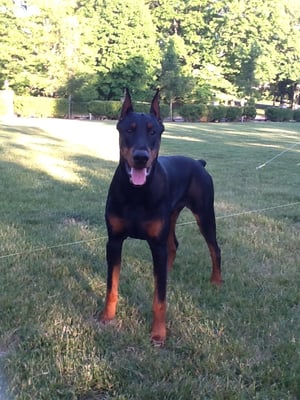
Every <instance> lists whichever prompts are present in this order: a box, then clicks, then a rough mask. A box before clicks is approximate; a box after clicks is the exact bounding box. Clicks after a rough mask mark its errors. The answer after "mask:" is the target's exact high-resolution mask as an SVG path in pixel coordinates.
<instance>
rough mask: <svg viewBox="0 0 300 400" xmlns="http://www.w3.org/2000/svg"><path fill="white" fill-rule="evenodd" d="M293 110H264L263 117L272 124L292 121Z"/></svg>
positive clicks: (276, 108)
mask: <svg viewBox="0 0 300 400" xmlns="http://www.w3.org/2000/svg"><path fill="white" fill-rule="evenodd" d="M293 114H294V112H293V110H292V109H290V108H280V107H270V108H267V109H266V110H265V116H266V118H267V119H268V120H270V121H273V122H283V121H290V120H292V119H293Z"/></svg>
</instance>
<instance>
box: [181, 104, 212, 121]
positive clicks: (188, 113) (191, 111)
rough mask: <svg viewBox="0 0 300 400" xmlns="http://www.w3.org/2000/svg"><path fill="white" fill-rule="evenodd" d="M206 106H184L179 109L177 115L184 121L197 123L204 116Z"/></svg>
mask: <svg viewBox="0 0 300 400" xmlns="http://www.w3.org/2000/svg"><path fill="white" fill-rule="evenodd" d="M206 111H207V106H206V105H205V104H184V105H183V106H182V107H180V110H179V113H180V115H181V116H182V117H183V118H184V119H185V121H199V120H200V119H201V117H203V116H205V115H206Z"/></svg>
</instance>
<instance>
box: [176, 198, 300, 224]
mask: <svg viewBox="0 0 300 400" xmlns="http://www.w3.org/2000/svg"><path fill="white" fill-rule="evenodd" d="M298 204H300V201H297V202H295V203H288V204H282V205H279V206H273V207H267V208H260V209H257V210H248V211H242V212H239V213H233V214H226V215H221V216H219V217H216V219H225V218H231V217H239V216H241V215H247V214H255V213H259V212H264V211H270V210H275V209H277V208H284V207H292V206H296V205H298ZM194 223H195V221H190V222H182V223H179V224H177V226H180V225H181V226H182V225H189V224H194Z"/></svg>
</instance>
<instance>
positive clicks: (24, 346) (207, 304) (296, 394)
mask: <svg viewBox="0 0 300 400" xmlns="http://www.w3.org/2000/svg"><path fill="white" fill-rule="evenodd" d="M284 150H288V151H286V152H284V153H283V154H282V155H281V156H279V157H276V155H279V154H280V153H282V152H283V151H284ZM161 154H184V155H188V156H191V157H194V158H204V159H205V160H206V161H207V170H208V171H209V172H210V173H211V174H212V176H213V178H214V183H215V208H216V215H217V229H218V239H219V244H220V246H221V248H222V255H223V278H224V280H225V283H224V285H223V287H222V288H215V287H211V285H210V284H209V276H210V268H211V264H210V258H209V254H208V250H207V247H206V245H205V243H204V240H203V238H202V237H200V235H199V234H198V231H197V226H196V224H195V223H194V221H193V216H192V214H191V213H190V212H189V211H188V210H186V211H184V212H183V213H182V215H181V217H180V219H179V221H178V226H177V231H176V232H177V236H178V239H179V242H180V245H179V249H178V253H177V258H176V261H175V264H174V268H173V270H172V272H171V274H170V276H169V284H168V339H167V343H166V346H165V348H163V349H157V348H153V347H152V346H151V344H150V326H151V319H152V312H151V307H152V292H153V279H152V265H151V255H150V251H149V249H148V247H147V245H146V243H145V242H142V241H136V240H128V241H127V242H126V243H125V246H124V252H123V268H122V275H121V284H120V302H119V307H118V316H117V319H116V321H115V322H114V323H112V324H110V325H108V326H105V327H101V326H99V325H97V323H95V320H94V318H93V316H94V315H95V314H96V313H97V312H99V310H101V308H102V306H103V300H104V295H105V280H106V262H105V243H106V230H105V224H104V217H103V214H104V206H105V200H106V193H107V189H108V185H109V182H110V179H111V177H112V174H113V172H114V169H115V167H116V161H117V159H118V137H117V132H116V129H115V122H84V121H66V120H62V121H58V120H17V119H16V120H12V121H10V122H9V121H3V122H2V125H0V182H1V186H0V187H1V190H0V215H1V218H0V238H1V241H0V354H1V358H0V365H1V370H2V372H1V374H2V375H4V377H5V379H6V381H7V385H8V387H9V391H10V398H11V399H18V400H20V399H22V400H23V399H24V400H25V399H26V400H27V399H30V400H31V399H33V400H40V399H45V400H49V399H79V400H88V399H89V400H92V399H95V400H96V399H97V400H100V399H102V400H104V399H105V400H111V399H118V400H129V399H149V400H153V399H170V400H171V399H172V400H179V399H183V400H190V399H195V400H198V399H213V400H218V399H220V400H223V399H230V400H231V399H236V400H241V399H264V400H266V399H272V400H274V399H278V400H279V399H280V400H283V399H284V400H288V399H290V400H291V399H293V400H296V399H299V398H300V235H299V231H300V125H299V124H297V123H286V124H275V123H245V124H239V123H237V124H226V123H222V124H188V123H180V124H176V123H171V124H166V132H165V133H164V135H163V139H162V146H161ZM274 157H276V158H274ZM272 159H273V160H272ZM269 160H272V161H270V162H268V161H269ZM263 164H265V165H264V166H262V167H261V168H257V167H259V166H261V165H263Z"/></svg>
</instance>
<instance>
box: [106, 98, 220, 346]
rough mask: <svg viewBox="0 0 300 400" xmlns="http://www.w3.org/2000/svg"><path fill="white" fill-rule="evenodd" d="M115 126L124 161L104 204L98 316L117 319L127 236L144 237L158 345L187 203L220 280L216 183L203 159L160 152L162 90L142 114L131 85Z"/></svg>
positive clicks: (213, 277)
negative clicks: (103, 275) (103, 277)
mask: <svg viewBox="0 0 300 400" xmlns="http://www.w3.org/2000/svg"><path fill="white" fill-rule="evenodd" d="M117 129H118V131H119V134H120V136H119V137H120V162H119V165H118V167H117V169H116V172H115V174H114V177H113V179H112V182H111V185H110V188H109V193H108V198H107V203H106V215H105V217H106V224H107V230H108V242H107V264H108V275H107V294H106V301H105V306H104V310H103V311H102V314H101V316H100V320H101V322H103V323H105V322H107V321H110V320H112V319H114V318H115V314H116V307H117V301H118V284H119V275H120V267H121V251H122V244H123V241H124V240H125V239H126V238H127V237H132V238H137V239H142V240H146V241H147V242H148V244H149V246H150V249H151V252H152V258H153V269H154V279H155V290H154V299H153V324H152V331H151V340H152V342H153V343H154V344H155V345H158V346H160V345H163V344H164V342H165V340H166V288H167V274H168V271H170V269H171V267H172V264H173V261H174V259H175V255H176V250H177V247H178V242H177V239H176V236H175V224H176V220H177V217H178V215H179V213H180V211H181V210H182V209H183V208H184V207H188V208H189V209H190V210H191V211H192V213H193V214H194V216H195V218H196V221H197V223H198V225H199V228H200V231H201V233H202V235H203V236H204V238H205V240H206V242H207V245H208V248H209V251H210V255H211V259H212V275H211V282H212V283H213V284H217V285H220V284H221V283H222V278H221V254H220V249H219V247H218V244H217V240H216V223H215V213H214V189H213V182H212V179H211V177H210V175H209V174H208V173H207V172H206V170H205V168H204V166H205V162H204V161H202V160H199V161H196V160H193V159H191V158H188V157H183V156H170V157H158V152H159V147H160V141H161V134H162V132H163V131H164V126H163V124H162V122H161V117H160V109H159V93H158V91H157V92H156V94H155V96H154V98H153V100H152V104H151V108H150V114H142V113H136V112H134V111H133V106H132V102H131V97H130V94H129V92H128V90H127V91H126V96H125V100H124V103H123V107H122V110H121V115H120V118H119V121H118V124H117Z"/></svg>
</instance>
